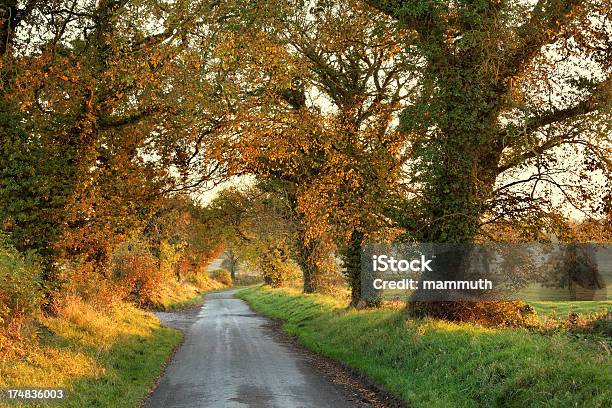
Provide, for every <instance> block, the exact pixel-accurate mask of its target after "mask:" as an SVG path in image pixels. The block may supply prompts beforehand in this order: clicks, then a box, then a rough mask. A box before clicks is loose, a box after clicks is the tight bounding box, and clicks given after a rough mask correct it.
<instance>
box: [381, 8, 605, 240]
mask: <svg viewBox="0 0 612 408" xmlns="http://www.w3.org/2000/svg"><path fill="white" fill-rule="evenodd" d="M369 3H370V4H372V5H374V6H375V7H377V8H378V9H380V10H382V11H384V12H386V13H388V14H389V15H391V16H394V17H395V18H397V19H398V20H399V21H400V22H401V23H403V24H404V25H405V26H406V27H407V28H409V29H411V30H413V32H414V33H415V38H414V39H413V40H412V41H411V42H410V43H407V44H406V47H407V50H408V51H410V50H415V49H416V50H418V52H419V53H420V54H421V55H422V57H423V59H424V61H425V65H424V68H423V79H422V85H421V96H420V100H419V101H418V102H417V103H415V104H414V105H412V106H410V107H408V108H407V109H406V110H405V111H404V112H403V116H402V120H401V127H402V129H404V130H405V131H407V132H411V133H413V134H414V135H415V136H414V137H415V139H416V141H415V143H414V152H415V155H416V156H417V157H416V163H415V164H414V166H413V168H414V172H415V173H417V174H419V177H418V179H417V181H419V182H420V183H422V185H423V191H422V196H421V200H420V203H421V205H422V209H423V211H422V212H421V213H420V214H418V217H415V218H418V219H420V220H422V223H421V225H420V226H419V228H418V230H419V231H421V232H420V234H419V235H418V236H417V238H420V239H423V240H427V241H432V242H470V241H472V240H473V239H474V237H475V235H476V234H477V233H478V231H479V228H480V226H481V225H482V224H483V223H485V222H491V220H499V219H503V218H509V217H514V216H518V215H520V214H529V213H530V214H532V215H533V214H536V215H537V217H541V216H542V215H543V213H542V212H541V211H540V212H535V213H534V212H533V211H531V212H529V211H522V210H524V209H530V210H533V206H536V207H539V208H542V206H543V205H544V204H546V203H548V204H549V207H550V206H552V204H553V203H554V202H552V201H551V200H550V193H551V191H550V190H545V189H540V187H541V186H545V185H548V187H552V188H553V189H556V190H557V193H558V195H560V196H562V197H563V196H564V197H565V198H567V200H566V202H568V203H569V204H571V205H573V206H576V207H579V208H580V209H581V210H584V211H588V210H592V211H590V213H591V214H595V215H596V214H600V215H601V213H602V212H603V211H605V210H604V206H603V205H602V203H603V202H605V200H608V202H609V191H610V190H609V188H610V174H611V167H610V164H611V163H610V160H609V157H610V151H611V150H610V148H611V147H610V135H611V134H612V132H611V128H610V123H611V122H610V100H611V99H610V89H611V88H610V87H611V84H612V82H611V79H610V78H611V77H610V75H611V73H612V65H611V64H610V60H611V55H612V54H611V53H612V47H611V43H610V38H611V27H610V24H609V22H608V21H607V19H606V17H605V16H607V15H609V13H610V11H611V10H610V7H611V4H610V2H609V1H605V0H603V1H600V0H594V1H572V0H569V1H567V0H565V1H563V0H540V1H538V2H536V3H535V4H533V2H532V3H530V2H522V1H518V2H512V1H488V0H487V1H485V0H481V1H476V2H464V1H459V2H450V1H437V0H422V1H385V0H381V1H369ZM563 148H580V149H579V150H582V152H583V153H584V154H585V155H584V156H582V157H583V159H578V160H576V159H575V157H581V156H580V155H577V154H575V153H574V159H571V158H570V159H569V160H568V159H565V160H561V161H560V160H559V155H560V154H562V153H563ZM577 161H578V163H577ZM576 165H578V166H576ZM572 166H573V168H572ZM576 167H578V168H579V169H580V170H581V173H580V176H581V177H589V176H591V177H592V176H593V174H594V173H596V172H599V175H600V176H603V179H604V181H603V182H601V181H600V182H599V183H598V184H595V185H594V187H593V186H589V184H588V183H587V182H586V181H584V180H579V179H578V180H576V179H575V178H574V182H573V184H572V183H570V182H568V181H566V180H565V179H563V178H562V176H563V175H568V174H569V173H570V172H572V171H574V170H575V169H576ZM513 172H514V173H513ZM497 181H505V183H503V184H501V185H499V184H498V185H497V186H496V182H497ZM518 186H521V187H523V189H520V190H519V189H517V187H518ZM525 186H527V188H525ZM598 188H599V190H598ZM602 188H603V191H604V194H601V189H602ZM606 189H607V190H606ZM606 191H607V193H606ZM538 192H543V193H541V194H538ZM546 193H548V194H546ZM553 194H554V192H553ZM547 195H548V197H547ZM606 195H607V198H606V197H605V196H606ZM517 198H518V199H517ZM588 203H595V204H596V205H595V206H594V207H593V208H591V209H589V208H588V207H587V205H585V204H588ZM608 205H609V204H608ZM549 213H550V212H549ZM537 217H534V218H537Z"/></svg>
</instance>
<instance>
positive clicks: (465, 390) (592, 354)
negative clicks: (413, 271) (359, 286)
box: [237, 287, 612, 408]
mask: <svg viewBox="0 0 612 408" xmlns="http://www.w3.org/2000/svg"><path fill="white" fill-rule="evenodd" d="M237 296H238V297H240V298H242V299H244V300H246V301H247V302H248V303H249V304H251V306H252V307H253V308H254V309H255V310H256V311H258V312H260V313H263V314H264V315H267V316H270V317H273V318H278V319H282V320H284V321H285V324H284V326H283V328H284V330H285V331H287V332H288V333H289V334H291V335H295V336H297V337H298V339H299V340H300V342H301V343H303V344H304V345H305V346H306V347H308V348H310V349H311V350H313V351H316V352H319V353H322V354H324V355H326V356H328V357H331V358H334V359H337V360H340V361H342V362H344V363H346V364H347V365H349V366H350V367H352V368H354V369H356V370H358V371H360V372H362V373H363V374H365V375H366V376H368V377H369V378H371V379H372V380H373V381H375V382H377V383H378V384H380V385H381V386H383V387H384V388H385V389H386V390H387V391H389V392H390V393H392V394H393V395H395V396H396V397H398V398H400V399H402V400H404V401H406V403H407V404H408V406H410V407H428V408H429V407H521V408H524V407H569V406H575V407H609V406H612V391H611V387H610V386H611V385H612V370H611V369H610V367H612V357H611V356H610V348H609V347H610V346H609V343H602V342H597V341H591V340H589V339H581V340H578V339H575V338H571V337H569V336H567V335H565V334H563V333H557V334H552V335H541V334H534V333H531V332H528V331H526V330H522V329H488V328H482V327H477V326H474V325H469V324H453V323H448V322H443V321H436V320H406V319H405V316H404V314H403V313H402V311H401V310H397V309H377V310H365V311H355V310H347V309H346V308H345V306H346V304H345V303H344V302H342V301H340V300H338V299H334V298H332V297H329V296H323V295H303V294H301V293H299V291H297V290H290V289H269V288H265V287H256V288H248V289H244V290H242V291H240V292H238V293H237Z"/></svg>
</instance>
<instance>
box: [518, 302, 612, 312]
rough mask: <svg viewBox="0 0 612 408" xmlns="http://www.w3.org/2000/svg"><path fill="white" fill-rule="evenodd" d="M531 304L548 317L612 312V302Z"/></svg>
mask: <svg viewBox="0 0 612 408" xmlns="http://www.w3.org/2000/svg"><path fill="white" fill-rule="evenodd" d="M529 304H530V305H532V306H533V308H534V309H535V310H536V311H537V312H538V313H541V314H546V315H553V314H555V315H557V316H567V315H568V314H569V313H578V314H589V313H594V312H600V311H602V310H607V311H611V310H612V301H610V300H602V301H590V300H583V301H577V302H558V301H548V302H529Z"/></svg>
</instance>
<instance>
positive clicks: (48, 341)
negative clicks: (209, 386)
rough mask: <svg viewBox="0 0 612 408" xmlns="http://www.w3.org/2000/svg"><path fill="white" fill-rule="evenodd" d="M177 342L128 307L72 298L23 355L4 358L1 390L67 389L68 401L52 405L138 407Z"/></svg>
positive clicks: (166, 330)
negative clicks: (99, 306)
mask: <svg viewBox="0 0 612 408" xmlns="http://www.w3.org/2000/svg"><path fill="white" fill-rule="evenodd" d="M180 340H181V334H180V332H179V331H177V330H174V329H170V328H166V327H164V326H161V325H160V323H159V320H158V319H157V318H156V317H155V316H153V315H151V314H150V313H147V312H144V311H142V310H139V309H137V308H135V307H134V306H131V305H129V304H125V303H121V304H118V305H116V306H115V307H113V308H112V309H111V310H105V311H99V310H96V309H94V308H92V307H91V306H90V305H88V304H86V303H83V302H82V301H80V300H74V301H72V302H71V303H69V304H68V305H66V307H65V308H64V310H62V311H61V313H60V315H59V316H58V317H53V318H42V319H41V320H40V323H39V327H38V336H36V339H35V340H34V341H32V342H29V343H27V344H26V345H24V350H23V353H22V355H20V356H13V357H11V358H10V359H4V360H2V362H1V365H0V387H61V388H65V389H66V392H67V395H68V398H67V399H66V400H65V401H62V402H57V403H53V404H52V406H54V407H74V408H77V407H78V408H81V407H88V408H89V407H109V408H111V407H112V408H120V407H137V406H139V405H140V403H141V401H142V399H143V398H144V397H145V396H146V395H147V394H148V392H149V389H150V388H151V387H152V385H153V384H154V381H155V379H156V378H157V377H158V376H159V375H161V372H162V368H163V365H164V362H165V361H167V359H168V358H169V356H170V355H171V353H172V350H173V349H174V348H175V347H176V346H177V345H178V344H179V343H180ZM0 405H2V403H0ZM38 405H40V404H38ZM38 405H37V404H29V405H24V404H10V405H6V406H11V407H15V406H38Z"/></svg>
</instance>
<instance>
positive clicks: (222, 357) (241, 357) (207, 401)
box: [145, 290, 363, 408]
mask: <svg viewBox="0 0 612 408" xmlns="http://www.w3.org/2000/svg"><path fill="white" fill-rule="evenodd" d="M234 292H235V290H230V291H226V292H221V293H213V294H209V295H207V296H206V302H205V304H204V306H203V307H202V308H201V309H195V310H193V311H191V312H179V313H160V314H159V315H158V316H159V317H160V319H161V320H162V322H163V323H165V324H167V325H168V326H171V327H177V328H180V329H183V330H184V331H185V341H184V343H183V344H182V346H181V347H180V348H179V349H178V351H177V353H176V355H175V356H174V358H173V359H172V361H171V362H170V364H169V365H168V367H167V369H166V372H165V374H164V376H163V377H162V378H161V380H160V382H159V384H158V386H157V388H156V389H155V391H154V392H153V393H152V394H151V396H150V397H149V399H148V400H147V401H146V402H145V407H147V408H154V407H160V408H161V407H163V408H170V407H176V408H178V407H206V408H210V407H213V408H214V407H224V408H232V407H253V408H257V407H262V408H264V407H265V408H268V407H282V408H293V407H296V408H297V407H313V408H314V407H316V408H325V407H334V408H342V407H355V406H363V405H360V404H359V405H355V403H354V402H350V401H349V400H348V399H347V397H346V396H345V395H344V394H343V392H342V391H341V389H340V388H339V387H338V386H336V385H334V384H332V383H330V382H329V381H328V380H327V379H326V378H325V376H323V375H322V374H321V373H320V372H319V371H317V369H316V368H315V367H313V366H311V365H310V364H309V363H308V361H307V360H306V359H305V358H304V357H303V355H301V354H300V353H297V352H295V350H292V349H291V347H289V346H287V345H285V344H281V343H280V342H279V341H277V340H276V339H275V338H274V336H273V335H272V333H271V332H270V329H269V328H268V323H269V320H268V319H266V318H265V317H263V316H261V315H258V314H256V313H254V312H252V311H251V310H250V308H249V306H248V305H247V304H246V303H245V302H244V301H242V300H240V299H236V298H234V297H233V293H234Z"/></svg>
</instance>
